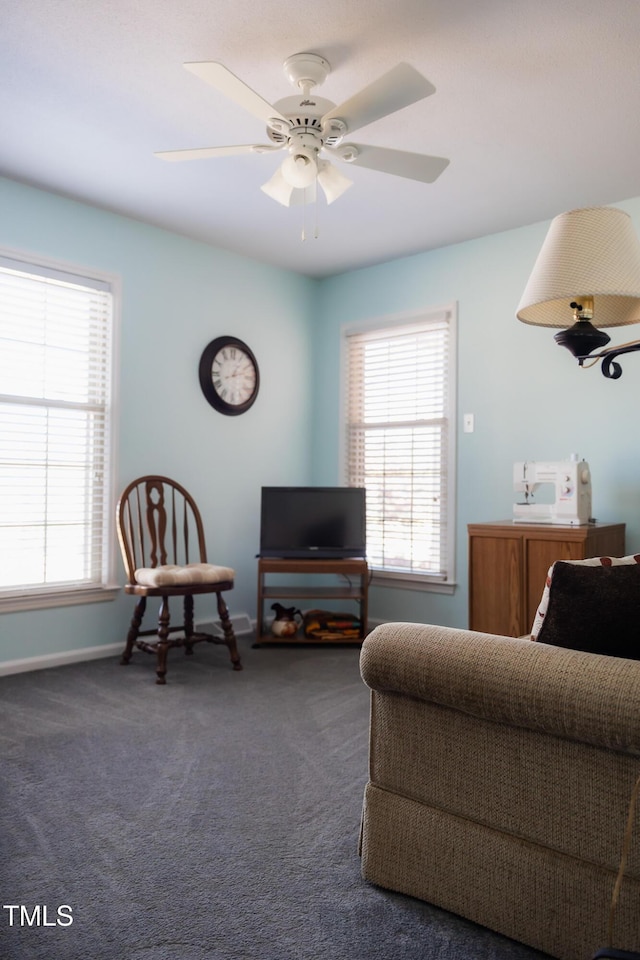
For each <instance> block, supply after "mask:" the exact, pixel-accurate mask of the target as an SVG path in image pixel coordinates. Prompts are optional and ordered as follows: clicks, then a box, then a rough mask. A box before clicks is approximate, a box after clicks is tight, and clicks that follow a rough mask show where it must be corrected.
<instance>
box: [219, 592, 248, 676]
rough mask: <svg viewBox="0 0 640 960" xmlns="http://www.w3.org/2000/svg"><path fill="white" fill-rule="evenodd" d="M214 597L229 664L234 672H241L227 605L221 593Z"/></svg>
mask: <svg viewBox="0 0 640 960" xmlns="http://www.w3.org/2000/svg"><path fill="white" fill-rule="evenodd" d="M216 597H217V599H218V616H219V617H220V624H221V626H222V633H223V634H224V643H226V645H227V647H228V648H229V656H230V657H231V663H232V664H233V669H234V670H242V663H241V662H240V654H239V653H238V645H237V643H236V635H235V633H234V630H233V626H232V625H231V618H230V617H229V611H228V609H227V605H226V603H225V602H224V597H223V596H222V594H221V593H217V594H216Z"/></svg>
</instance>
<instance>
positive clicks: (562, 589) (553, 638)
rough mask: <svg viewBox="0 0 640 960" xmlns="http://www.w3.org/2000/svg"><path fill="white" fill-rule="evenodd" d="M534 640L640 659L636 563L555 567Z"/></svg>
mask: <svg viewBox="0 0 640 960" xmlns="http://www.w3.org/2000/svg"><path fill="white" fill-rule="evenodd" d="M537 639H538V642H539V643H549V644H552V645H553V646H557V647H567V648H569V649H571V650H584V651H586V652H588V653H599V654H604V655H606V656H609V657H626V658H628V659H630V660H640V564H638V563H631V564H615V565H614V564H611V565H606V566H603V565H602V564H600V565H597V566H596V565H584V564H575V563H569V562H565V561H562V560H560V561H558V562H557V563H555V564H554V565H553V575H552V577H551V583H550V587H549V603H548V607H547V611H546V615H545V617H544V620H543V623H542V626H541V628H540V632H539V633H538V636H537Z"/></svg>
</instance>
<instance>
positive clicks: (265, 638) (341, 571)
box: [255, 557, 369, 646]
mask: <svg viewBox="0 0 640 960" xmlns="http://www.w3.org/2000/svg"><path fill="white" fill-rule="evenodd" d="M273 574H285V582H284V583H282V578H281V577H280V578H279V579H280V582H279V583H273V581H272V582H271V584H267V577H269V575H273ZM300 575H302V576H300ZM287 576H288V577H291V578H292V579H293V578H294V577H295V579H296V580H300V579H303V580H306V583H305V584H303V585H296V586H292V585H291V584H290V583H287V582H286V577H287ZM327 581H330V582H329V583H327ZM368 590H369V568H368V566H367V561H366V560H361V559H357V558H353V559H348V560H281V559H279V558H270V557H265V558H262V557H261V558H259V559H258V616H257V629H256V638H257V639H256V644H255V645H256V646H261V645H262V644H263V643H287V642H288V643H308V642H309V641H308V640H307V639H306V638H305V636H304V634H303V632H302V630H301V629H300V630H298V633H297V634H295V636H293V637H290V638H283V637H274V636H273V635H272V634H271V633H267V632H266V630H265V626H264V620H265V613H264V606H265V601H266V600H289V601H291V605H293V606H301V605H302V601H303V600H315V601H316V603H315V604H312V606H316V607H320V606H322V607H323V608H324V606H326V603H327V601H329V602H331V607H330V609H332V610H333V609H334V608H335V607H336V604H335V602H334V601H338V608H337V610H336V612H338V613H343V612H348V610H346V609H345V606H344V601H351V604H350V605H351V606H353V602H355V604H357V607H358V610H359V616H360V623H361V629H360V637H359V638H358V639H357V640H353V638H349V639H345V638H344V637H341V636H340V635H339V634H336V635H335V637H332V638H331V640H322V641H321V642H322V643H331V642H332V641H333V642H334V643H345V642H346V643H362V640H363V639H364V637H365V635H366V631H367V611H368ZM341 602H342V603H343V606H342V607H340V603H341ZM347 606H349V604H347ZM353 612H354V613H355V610H354V611H353ZM312 642H314V643H316V642H319V641H317V640H314V641H312Z"/></svg>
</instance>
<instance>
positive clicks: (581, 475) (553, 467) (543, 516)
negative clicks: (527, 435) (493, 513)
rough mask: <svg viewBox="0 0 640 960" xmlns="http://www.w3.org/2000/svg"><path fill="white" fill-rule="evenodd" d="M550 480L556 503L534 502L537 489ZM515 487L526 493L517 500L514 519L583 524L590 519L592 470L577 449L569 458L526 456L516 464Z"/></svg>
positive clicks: (523, 521)
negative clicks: (532, 457) (530, 458)
mask: <svg viewBox="0 0 640 960" xmlns="http://www.w3.org/2000/svg"><path fill="white" fill-rule="evenodd" d="M545 483H551V484H553V486H554V490H555V501H554V502H553V503H535V502H534V499H533V498H534V494H535V492H536V490H537V489H538V488H539V487H540V486H541V485H542V484H545ZM513 488H514V490H515V491H516V492H518V493H524V501H520V502H519V503H514V505H513V521H514V523H564V524H569V525H571V526H582V525H583V524H585V523H589V521H590V519H591V472H590V470H589V464H588V463H587V462H586V460H578V455H577V454H576V453H572V454H571V458H570V459H569V460H544V461H543V460H525V461H520V462H519V463H514V465H513Z"/></svg>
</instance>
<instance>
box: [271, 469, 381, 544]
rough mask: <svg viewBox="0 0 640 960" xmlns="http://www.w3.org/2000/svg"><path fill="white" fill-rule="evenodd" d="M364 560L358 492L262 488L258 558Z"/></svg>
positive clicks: (363, 514) (363, 519) (361, 496)
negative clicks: (353, 558) (362, 558)
mask: <svg viewBox="0 0 640 960" xmlns="http://www.w3.org/2000/svg"><path fill="white" fill-rule="evenodd" d="M365 555H366V496H365V489H364V488H363V487H263V488H262V503H261V511H260V556H261V557H284V558H293V559H296V558H297V559H313V558H321V559H331V558H335V559H341V558H344V557H364V556H365Z"/></svg>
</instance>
